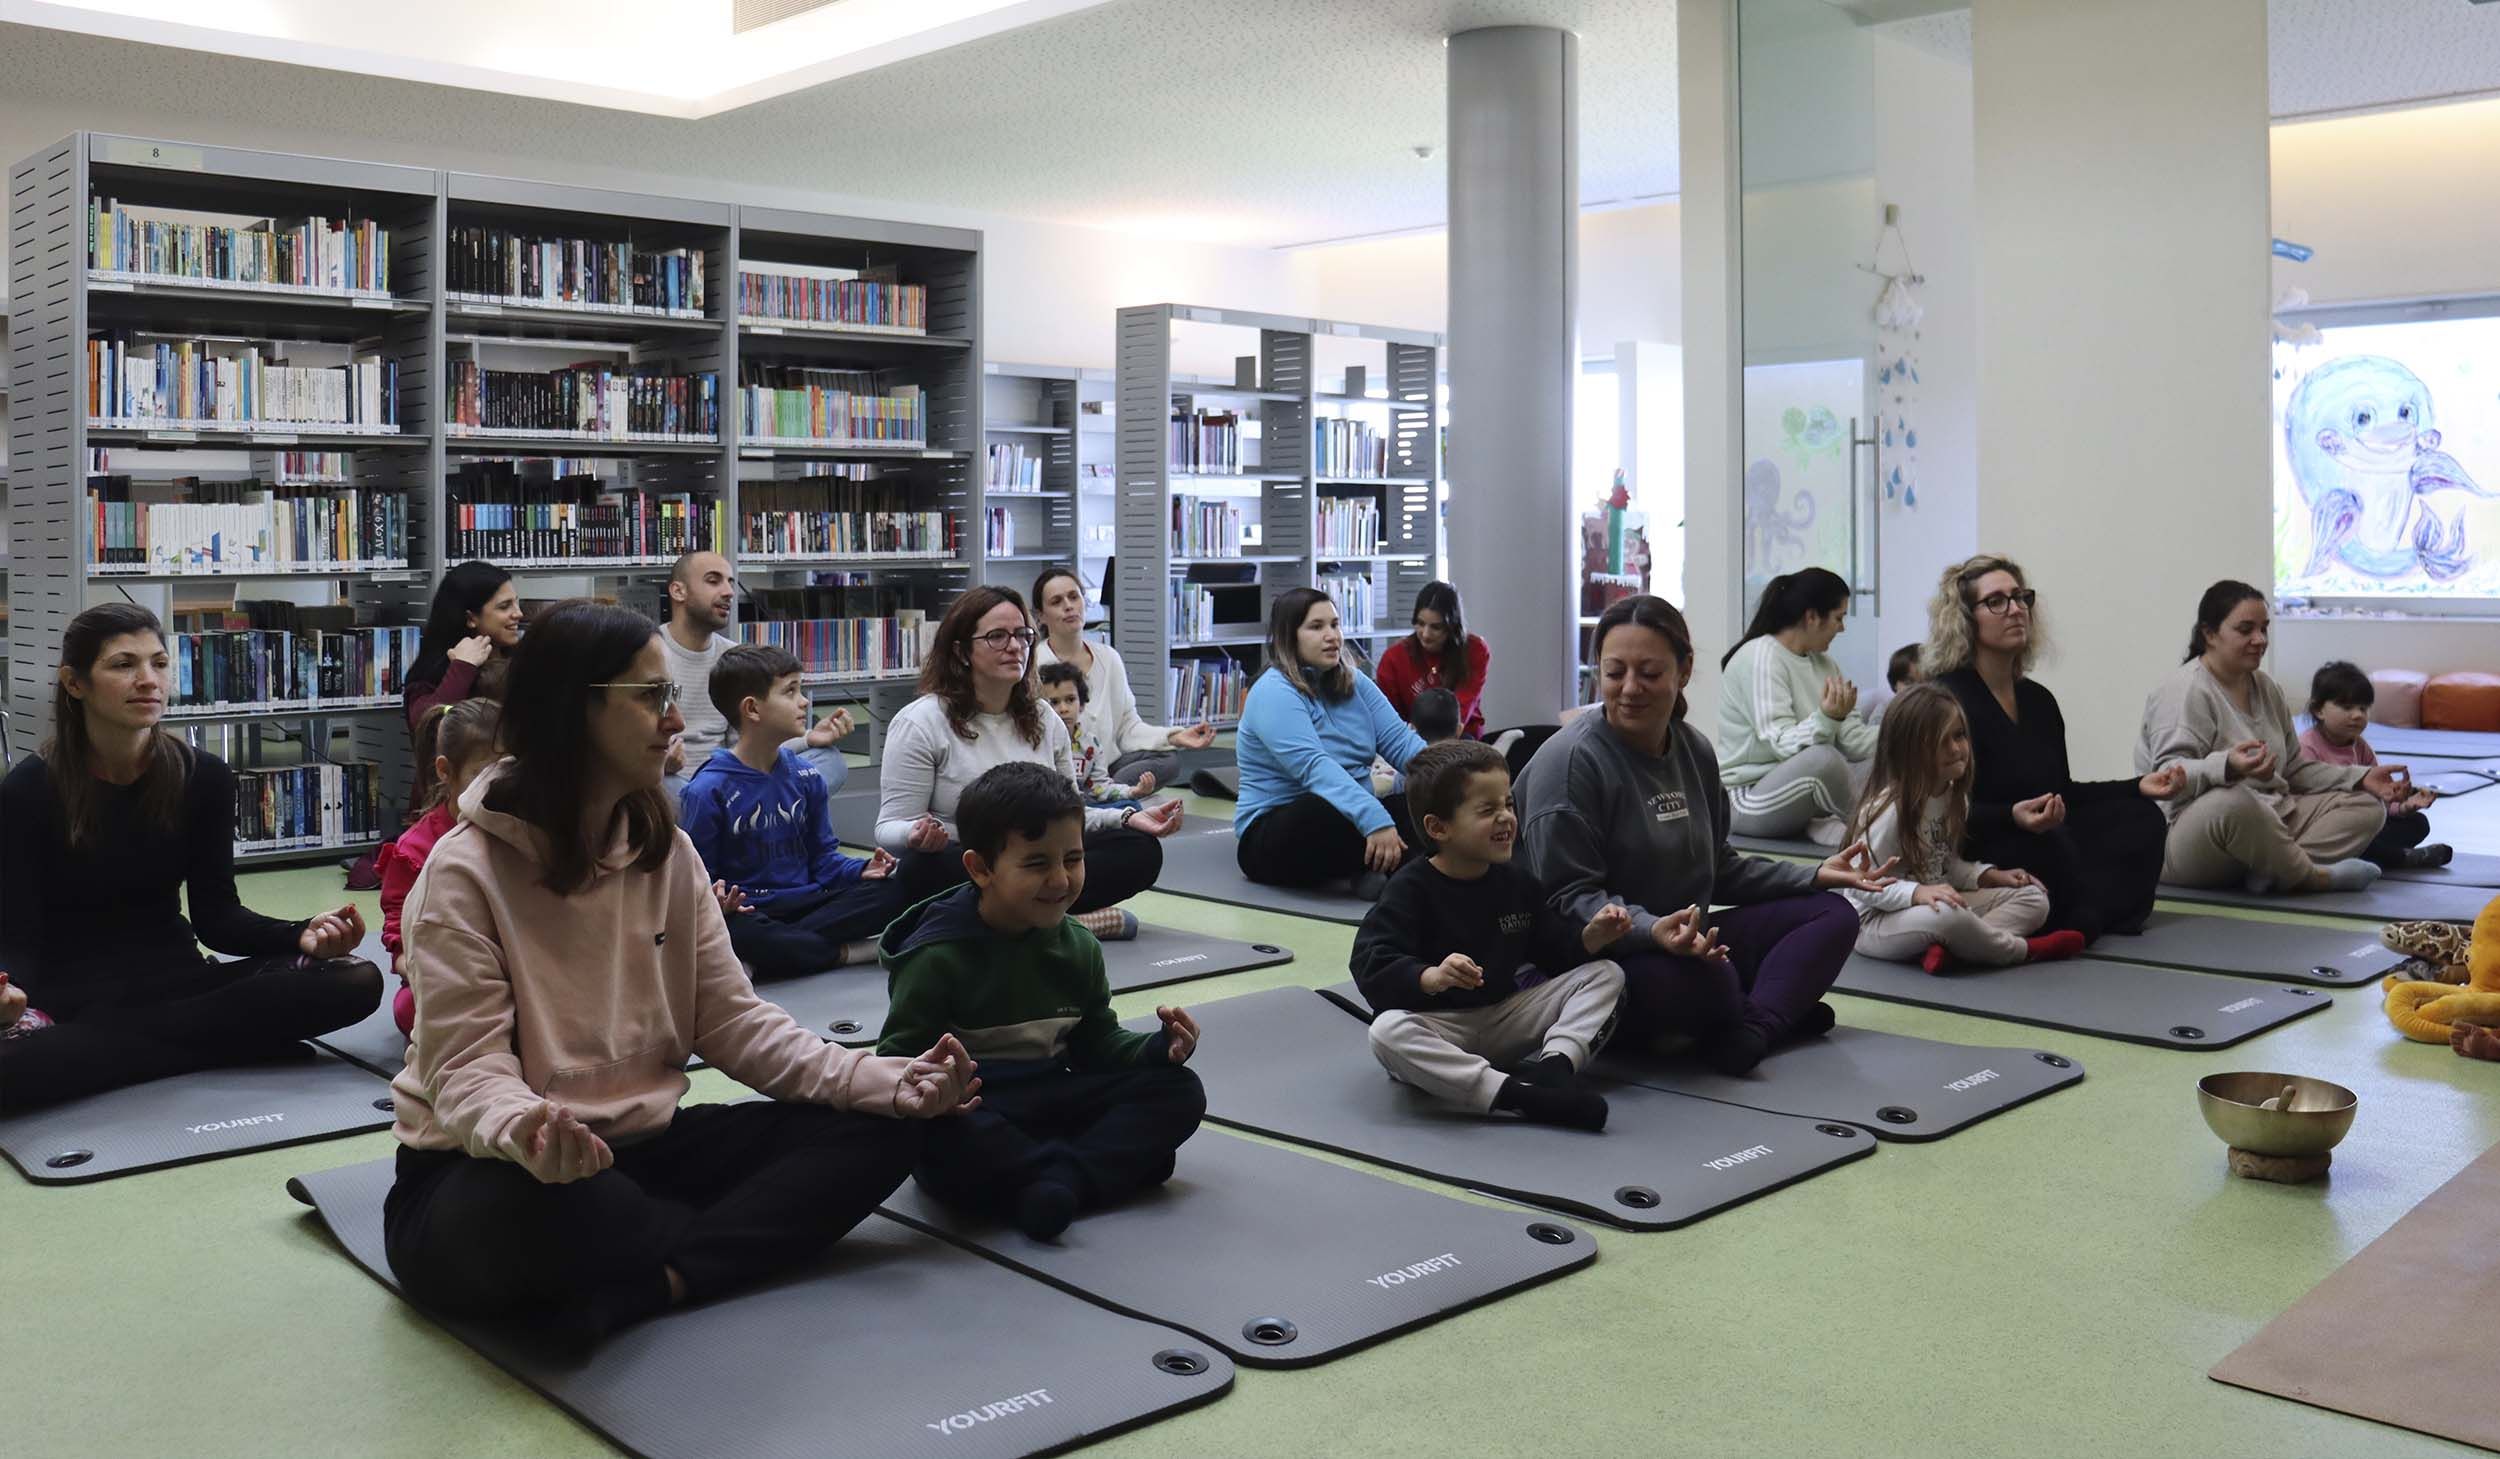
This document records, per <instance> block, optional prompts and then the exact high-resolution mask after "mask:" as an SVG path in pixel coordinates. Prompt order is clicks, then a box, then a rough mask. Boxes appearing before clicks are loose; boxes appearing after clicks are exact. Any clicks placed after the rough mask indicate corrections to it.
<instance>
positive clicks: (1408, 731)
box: [1354, 674, 1424, 770]
mask: <svg viewBox="0 0 2500 1459" xmlns="http://www.w3.org/2000/svg"><path fill="white" fill-rule="evenodd" d="M1354 697H1355V698H1356V699H1357V700H1359V701H1360V702H1361V703H1362V706H1363V712H1364V713H1365V714H1366V715H1368V716H1370V718H1371V723H1372V746H1373V748H1374V750H1375V751H1376V752H1377V753H1378V754H1379V756H1380V758H1381V759H1383V760H1386V761H1388V762H1389V763H1390V764H1391V765H1393V766H1395V767H1397V768H1398V769H1400V770H1404V769H1405V768H1406V762H1407V761H1409V760H1412V759H1414V758H1415V752H1416V751H1417V750H1420V749H1422V748H1423V747H1424V737H1423V736H1422V735H1419V734H1417V733H1415V727H1414V726H1413V725H1411V724H1408V723H1407V722H1406V720H1405V718H1404V717H1403V716H1401V715H1400V714H1399V713H1398V707H1397V706H1396V705H1394V704H1391V703H1390V702H1389V696H1388V695H1386V694H1383V693H1381V692H1380V686H1379V685H1378V684H1375V683H1373V682H1372V681H1371V680H1370V679H1367V678H1365V677H1364V676H1363V675H1361V674H1357V675H1355V676H1354Z"/></svg>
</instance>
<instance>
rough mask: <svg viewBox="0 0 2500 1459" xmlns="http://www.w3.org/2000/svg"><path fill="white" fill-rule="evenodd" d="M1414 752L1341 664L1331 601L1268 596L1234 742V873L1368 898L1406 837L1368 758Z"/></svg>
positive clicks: (1390, 712)
mask: <svg viewBox="0 0 2500 1459" xmlns="http://www.w3.org/2000/svg"><path fill="white" fill-rule="evenodd" d="M1423 747H1424V742H1423V739H1422V737H1421V736H1419V735H1417V734H1416V733H1415V731H1414V730H1413V729H1412V728H1410V727H1408V725H1407V723H1406V721H1405V720H1403V719H1401V718H1399V717H1398V712H1397V709H1396V707H1395V706H1393V705H1392V704H1390V703H1389V699H1388V696H1387V695H1385V694H1382V693H1381V692H1380V686H1378V685H1377V684H1374V683H1373V682H1372V681H1371V679H1370V678H1369V677H1368V676H1366V675H1363V674H1358V673H1355V672H1354V671H1353V670H1352V669H1351V668H1349V667H1347V665H1346V662H1345V631H1344V629H1343V627H1342V626H1341V625H1340V624H1339V623H1338V621H1337V605H1336V603H1335V601H1334V600H1332V599H1331V598H1330V597H1329V596H1328V595H1327V594H1326V593H1323V592H1320V591H1318V590H1316V589H1313V588H1295V589H1293V590H1292V591H1290V592H1286V593H1282V594H1279V595H1278V596H1277V599H1276V607H1275V610H1274V611H1273V612H1271V613H1269V614H1268V620H1267V672H1265V673H1263V674H1261V675H1260V676H1259V677H1258V680H1257V682H1255V683H1253V684H1252V685H1251V686H1250V698H1249V701H1248V703H1246V704H1244V705H1243V706H1242V711H1241V728H1240V729H1239V731H1237V732H1236V733H1235V735H1234V737H1233V755H1234V758H1235V759H1236V760H1238V761H1239V762H1240V765H1241V798H1240V800H1239V801H1238V802H1237V803H1236V804H1235V806H1234V809H1233V835H1234V837H1235V839H1236V841H1237V843H1238V844H1237V846H1236V854H1237V855H1238V857H1239V859H1240V863H1241V874H1242V875H1243V876H1246V877H1248V878H1250V879H1251V880H1252V881H1255V882H1265V883H1268V884H1269V885H1271V886H1288V887H1314V886H1323V885H1326V884H1328V883H1331V882H1338V881H1346V880H1349V879H1351V880H1352V882H1353V884H1354V892H1355V895H1357V896H1361V897H1366V898H1371V899H1377V898H1378V897H1379V895H1380V891H1381V888H1383V887H1384V886H1386V885H1387V884H1388V878H1389V874H1390V873H1391V872H1393V871H1396V870H1397V869H1398V867H1399V866H1401V865H1402V864H1404V862H1405V860H1406V858H1407V857H1408V856H1409V855H1411V854H1413V853H1412V848H1413V847H1414V846H1415V845H1416V843H1417V837H1416V835H1415V830H1414V827H1413V825H1412V824H1411V823H1410V822H1409V821H1408V820H1407V816H1406V797H1405V796H1404V795H1392V796H1390V797H1388V798H1387V799H1386V800H1383V799H1382V798H1380V797H1379V796H1376V795H1374V794H1372V788H1371V766H1372V761H1373V759H1374V758H1375V757H1377V758H1379V759H1383V760H1386V761H1388V762H1389V763H1390V764H1391V765H1393V766H1395V767H1396V768H1398V769H1400V770H1404V769H1405V768H1406V762H1407V761H1409V760H1411V759H1413V758H1414V757H1415V752H1416V751H1417V750H1420V749H1422V748H1423Z"/></svg>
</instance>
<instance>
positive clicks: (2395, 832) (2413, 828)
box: [2361, 811, 2431, 866]
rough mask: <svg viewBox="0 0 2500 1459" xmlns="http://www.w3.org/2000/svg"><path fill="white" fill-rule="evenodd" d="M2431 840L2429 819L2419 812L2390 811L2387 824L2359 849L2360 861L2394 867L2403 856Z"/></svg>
mask: <svg viewBox="0 0 2500 1459" xmlns="http://www.w3.org/2000/svg"><path fill="white" fill-rule="evenodd" d="M2430 838H2431V818H2430V817H2428V816H2426V815H2424V814H2422V813H2421V812H2420V811H2390V812H2388V814H2387V824H2386V825H2384V826H2382V827H2380V828H2379V833H2378V834H2377V835H2376V836H2373V837H2371V838H2370V844H2369V845H2367V846H2364V847H2362V848H2361V859H2362V860H2364V861H2370V862H2375V863H2377V864H2378V865H2380V866H2395V865H2397V864H2398V863H2400V862H2401V861H2402V860H2403V859H2404V854H2405V853H2406V852H2408V851H2410V850H2412V849H2413V848H2414V847H2416V846H2419V845H2421V844H2422V843H2423V842H2425V841H2427V840H2429V839H2430Z"/></svg>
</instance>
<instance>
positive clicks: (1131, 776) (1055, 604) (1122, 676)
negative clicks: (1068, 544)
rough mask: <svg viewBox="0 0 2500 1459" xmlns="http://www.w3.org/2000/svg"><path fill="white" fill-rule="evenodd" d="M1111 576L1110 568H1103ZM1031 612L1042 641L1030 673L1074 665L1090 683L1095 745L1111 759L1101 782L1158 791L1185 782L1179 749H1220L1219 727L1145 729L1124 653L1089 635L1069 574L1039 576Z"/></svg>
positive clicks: (1089, 718) (1081, 590)
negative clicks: (1147, 781) (1149, 781)
mask: <svg viewBox="0 0 2500 1459" xmlns="http://www.w3.org/2000/svg"><path fill="white" fill-rule="evenodd" d="M1103 571H1104V573H1105V574H1106V576H1107V575H1108V574H1109V572H1110V569H1109V568H1108V567H1105V568H1104V569H1103ZM1033 610H1034V612H1035V613H1037V614H1038V615H1040V617H1041V620H1042V629H1043V634H1042V638H1041V641H1040V642H1038V643H1036V644H1034V645H1033V666H1034V667H1035V668H1039V669H1046V668H1048V667H1050V666H1051V665H1052V664H1074V665H1075V666H1076V668H1077V671H1078V672H1079V673H1081V674H1083V675H1084V676H1085V696H1084V706H1085V707H1084V709H1083V711H1082V715H1083V719H1084V723H1085V726H1086V728H1087V729H1089V730H1091V731H1092V735H1091V738H1092V740H1093V742H1094V743H1095V744H1097V745H1100V746H1102V747H1103V749H1104V752H1105V753H1106V754H1108V755H1110V756H1111V763H1110V764H1109V765H1107V766H1103V767H1100V768H1101V769H1102V770H1103V774H1104V778H1105V779H1109V780H1117V781H1121V782H1123V783H1134V782H1136V781H1137V780H1139V779H1140V778H1142V777H1144V776H1147V775H1152V776H1153V777H1154V778H1155V784H1157V785H1177V784H1179V783H1180V769H1181V757H1180V756H1179V755H1177V754H1175V753H1173V752H1174V751H1176V750H1203V749H1205V748H1206V747H1207V746H1209V745H1212V744H1214V743H1215V726H1214V725H1211V724H1206V723H1204V722H1201V723H1198V724H1191V725H1179V726H1173V725H1160V724H1148V723H1147V722H1146V720H1145V718H1144V717H1143V716H1141V715H1140V714H1138V712H1137V695H1136V693H1135V692H1134V691H1132V690H1131V689H1130V688H1129V686H1128V666H1127V665H1125V664H1123V663H1121V662H1120V655H1119V651H1118V650H1116V649H1114V648H1112V646H1111V645H1109V644H1107V643H1095V642H1094V641H1092V640H1091V639H1088V638H1087V637H1086V636H1085V584H1084V582H1083V580H1081V579H1080V578H1078V577H1077V575H1076V574H1075V573H1073V572H1071V571H1069V570H1068V569H1067V568H1064V567H1048V568H1044V569H1042V574H1041V576H1040V577H1037V578H1035V579H1033Z"/></svg>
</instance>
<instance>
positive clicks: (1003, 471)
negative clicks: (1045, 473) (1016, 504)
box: [989, 445, 1042, 491]
mask: <svg viewBox="0 0 2500 1459" xmlns="http://www.w3.org/2000/svg"><path fill="white" fill-rule="evenodd" d="M989 488H990V490H992V491H1040V490H1041V489H1042V458H1041V456H1040V455H1039V454H1037V453H1035V452H1032V451H1028V450H1026V449H1025V448H1024V447H1022V446H1018V445H993V446H991V447H990V474H989Z"/></svg>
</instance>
